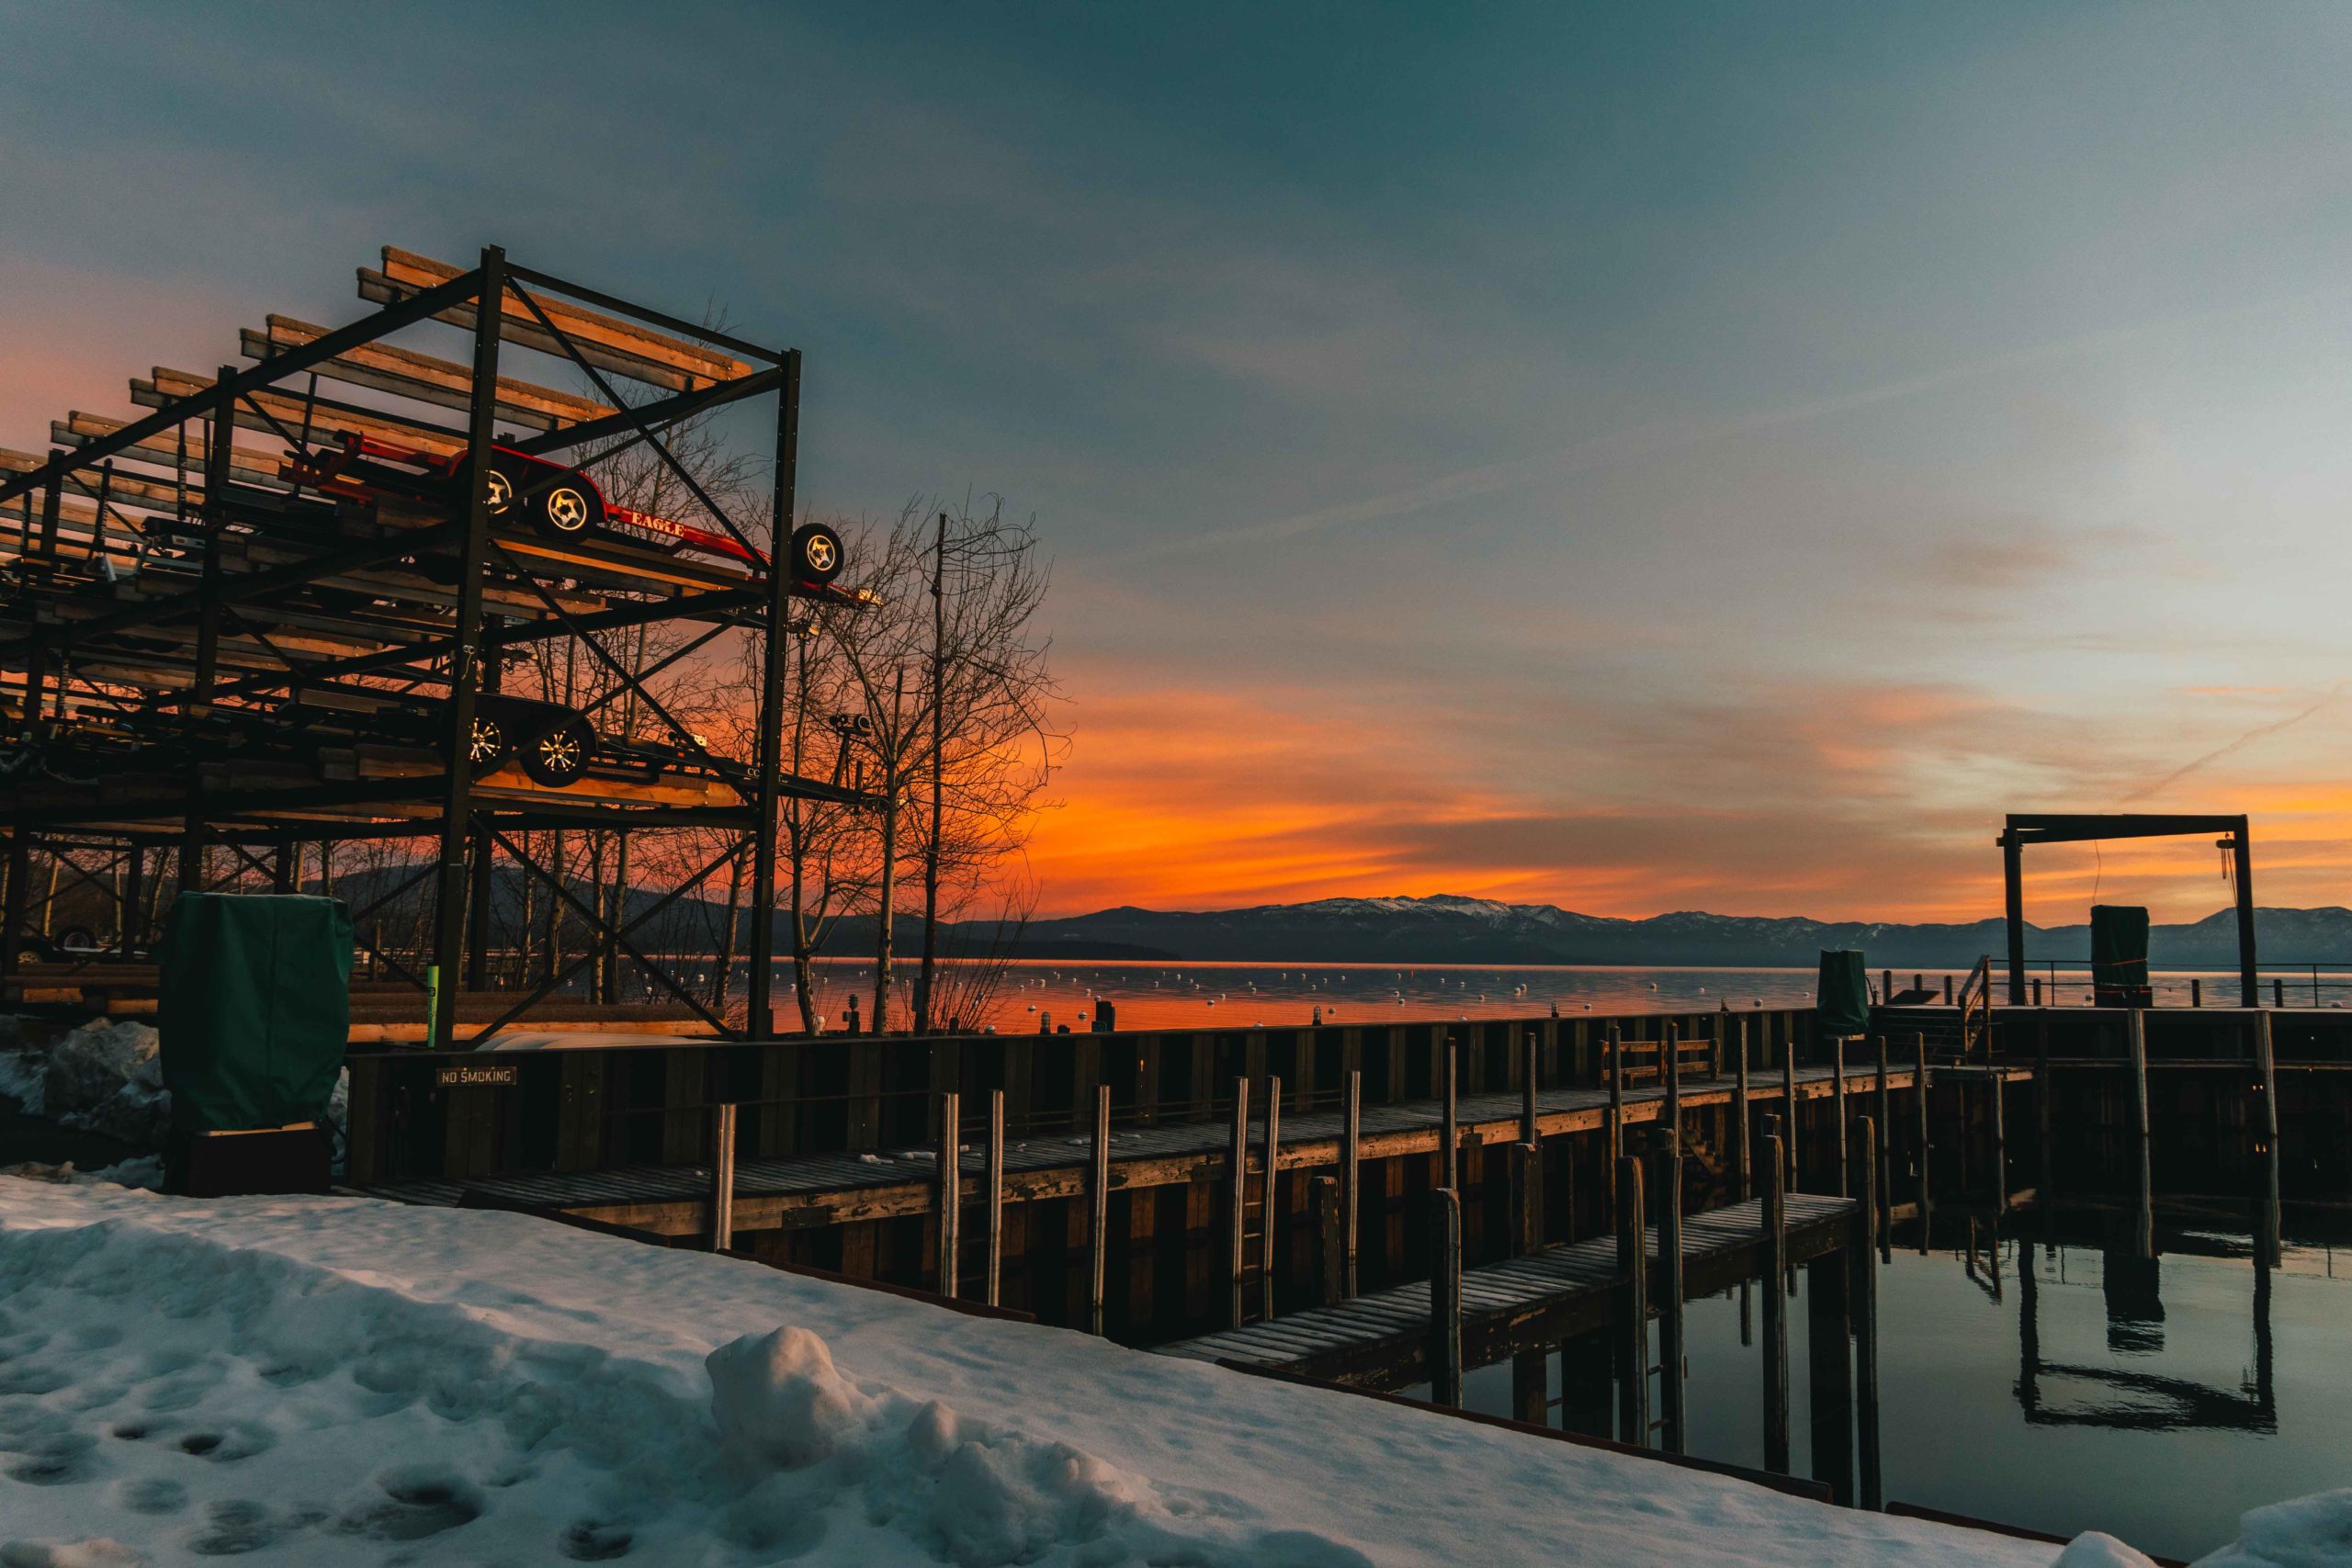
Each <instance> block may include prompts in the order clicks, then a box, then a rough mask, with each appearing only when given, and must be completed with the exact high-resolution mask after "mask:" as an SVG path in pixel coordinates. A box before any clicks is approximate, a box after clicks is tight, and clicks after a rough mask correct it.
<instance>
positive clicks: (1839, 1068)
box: [1829, 1034, 1847, 1192]
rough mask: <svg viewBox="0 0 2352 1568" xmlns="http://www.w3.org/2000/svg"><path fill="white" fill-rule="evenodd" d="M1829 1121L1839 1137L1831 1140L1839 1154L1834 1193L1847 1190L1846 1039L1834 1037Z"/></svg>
mask: <svg viewBox="0 0 2352 1568" xmlns="http://www.w3.org/2000/svg"><path fill="white" fill-rule="evenodd" d="M1829 1119H1830V1121H1832V1122H1836V1123H1837V1128H1836V1134H1837V1135H1836V1136H1835V1137H1834V1138H1833V1139H1832V1140H1831V1144H1832V1146H1833V1147H1834V1148H1835V1150H1836V1152H1837V1161H1838V1163H1837V1169H1836V1178H1837V1182H1838V1185H1837V1186H1836V1187H1834V1188H1833V1189H1831V1190H1832V1191H1837V1192H1843V1191H1845V1190H1847V1188H1846V1037H1845V1036H1844V1035H1842V1034H1837V1035H1832V1036H1831V1037H1830V1040H1829Z"/></svg>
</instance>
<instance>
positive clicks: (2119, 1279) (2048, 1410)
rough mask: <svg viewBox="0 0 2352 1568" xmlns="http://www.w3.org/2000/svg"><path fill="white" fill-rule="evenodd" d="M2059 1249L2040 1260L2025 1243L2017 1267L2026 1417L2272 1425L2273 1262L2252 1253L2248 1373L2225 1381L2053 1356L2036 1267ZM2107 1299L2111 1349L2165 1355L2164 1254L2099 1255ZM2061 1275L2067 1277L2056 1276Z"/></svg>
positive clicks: (2187, 1425)
mask: <svg viewBox="0 0 2352 1568" xmlns="http://www.w3.org/2000/svg"><path fill="white" fill-rule="evenodd" d="M2063 1261H2064V1254H2062V1253H2060V1252H2059V1251H2058V1249H2056V1248H2054V1247H2052V1248H2050V1249H2049V1256H2048V1258H2046V1259H2044V1260H2037V1259H2036V1258H2035V1256H2034V1253H2033V1249H2032V1248H2031V1247H2027V1248H2025V1249H2024V1253H2023V1256H2022V1258H2020V1266H2019V1269H2018V1384H2017V1393H2018V1406H2019V1408H2021V1409H2022V1410H2023V1411H2024V1412H2025V1418H2026V1421H2027V1423H2028V1424H2029V1425H2031V1426H2037V1427H2109V1428H2113V1429H2115V1430H2118V1431H2137V1432H2181V1431H2188V1430H2192V1429H2199V1428H2202V1429H2210V1430H2215V1431H2234V1432H2260V1433H2265V1434H2267V1433H2274V1432H2276V1431H2278V1393H2277V1389H2276V1387H2275V1385H2274V1383H2273V1381H2272V1376H2273V1362H2274V1355H2273V1348H2272V1337H2271V1328H2270V1270H2269V1269H2268V1268H2267V1267H2266V1266H2264V1265H2263V1264H2262V1263H2261V1261H2260V1260H2259V1259H2258V1258H2257V1260H2256V1267H2255V1270H2254V1290H2253V1292H2252V1303H2251V1316H2252V1330H2253V1335H2254V1347H2255V1357H2254V1374H2253V1376H2252V1377H2251V1378H2249V1379H2246V1380H2245V1381H2243V1382H2240V1383H2239V1384H2238V1385H2237V1386H2236V1387H2235V1388H2230V1389H2224V1388H2220V1387H2216V1386H2213V1385H2211V1384H2208V1383H2203V1382H2198V1381H2196V1380H2195V1379H2193V1378H2185V1377H2174V1376H2170V1375H2167V1374H2165V1373H2163V1372H2159V1371H2151V1370H2147V1369H2144V1368H2137V1367H2127V1366H2099V1365H2094V1364H2089V1363H2085V1362H2080V1361H2062V1360H2052V1359H2048V1358H2046V1357H2044V1356H2043V1355H2042V1352H2041V1270H2042V1269H2043V1268H2044V1267H2048V1268H2051V1269H2053V1270H2055V1269H2058V1268H2059V1267H2061V1265H2062V1264H2063ZM2100 1263H2101V1280H2100V1289H2101V1292H2102V1294H2103V1295H2104V1297H2105V1300H2106V1309H2107V1348H2108V1352H2109V1354H2110V1355H2112V1356H2117V1357H2127V1356H2148V1357H2154V1356H2161V1355H2162V1354H2163V1353H2164V1349H2165V1303H2164V1293H2163V1262H2162V1260H2161V1259H2160V1258H2142V1257H2139V1256H2137V1255H2136V1252H2135V1251H2134V1250H2131V1249H2123V1248H2113V1247H2110V1248H2109V1249H2107V1250H2106V1251H2104V1252H2103V1253H2102V1254H2101V1255H2100ZM2061 1282H2062V1283H2063V1282H2064V1281H2063V1280H2061Z"/></svg>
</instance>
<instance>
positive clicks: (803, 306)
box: [0, 0, 2352, 921]
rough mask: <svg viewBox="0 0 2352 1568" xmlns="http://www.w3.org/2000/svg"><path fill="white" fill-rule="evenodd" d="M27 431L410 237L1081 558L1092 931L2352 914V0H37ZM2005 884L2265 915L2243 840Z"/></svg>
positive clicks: (882, 490) (17, 177) (292, 301)
mask: <svg viewBox="0 0 2352 1568" xmlns="http://www.w3.org/2000/svg"><path fill="white" fill-rule="evenodd" d="M0 21H5V24H6V37H7V38H8V39H9V45H10V47H9V48H8V50H7V51H6V52H5V53H0V148H5V150H6V152H5V155H4V156H0V212H5V214H6V218H5V220H0V322H6V326H7V331H6V334H5V337H0V344H4V345H5V346H0V371H4V372H5V374H0V446H15V447H18V448H28V449H29V448H39V447H40V446H44V445H45V444H46V435H47V423H48V421H49V420H50V419H51V418H52V417H55V416H57V415H58V414H59V413H60V412H62V410H64V409H65V408H68V407H74V408H83V409H89V410H93V411H96V412H117V413H119V412H121V410H122V409H123V408H124V407H125V406H126V400H125V392H124V387H123V382H124V378H126V377H129V376H131V375H139V374H144V373H145V371H146V369H147V368H148V367H151V366H154V365H171V366H177V367H183V368H190V369H197V370H209V369H210V368H211V367H213V366H215V365H218V364H220V363H222V362H223V361H229V360H233V359H234V358H235V357H236V354H235V348H236V340H235V335H234V329H235V328H236V327H237V326H239V325H241V324H258V319H259V317H260V316H261V315H262V314H263V313H264V312H266V311H269V310H277V311H281V312H285V313H288V314H292V315H297V316H300V317H302V318H304V319H306V320H311V321H327V322H339V321H345V320H349V319H351V318H353V317H354V316H356V315H357V314H358V313H360V311H361V310H363V309H364V307H363V306H362V305H361V304H360V302H359V301H358V300H357V299H356V297H355V296H354V293H353V290H352V281H351V280H352V270H351V269H353V268H354V267H356V266H359V265H369V264H371V263H372V262H373V260H374V258H375V254H376V252H377V249H378V247H379V246H381V245H383V244H386V243H392V244H398V245H401V246H403V247H406V248H409V249H413V250H419V251H423V252H425V253H427V254H435V255H438V256H442V257H444V258H446V259H449V260H452V261H457V262H460V263H463V262H468V261H470V260H471V259H472V258H473V257H474V256H475V255H476V254H478V251H479V248H480V247H481V245H483V244H486V243H497V244H502V245H503V246H505V247H506V249H507V251H508V253H509V254H511V255H513V256H514V257H515V259H516V260H517V261H520V262H524V263H526V264H527V265H535V266H538V267H541V268H543V269H545V270H547V271H549V272H553V273H557V274H560V275H561V276H567V277H571V278H575V279H578V280H580V281H582V282H583V283H587V284H591V285H594V286H595V287H599V288H606V289H609V290H611V291H614V292H616V293H619V294H622V295H625V296H628V297H630V298H635V299H643V300H646V301H648V302H650V303H658V304H662V305H664V306H667V307H668V308H670V309H672V310H674V311H676V312H677V313H679V314H683V315H699V314H701V313H702V312H703V311H705V310H709V309H718V310H723V311H724V312H725V314H726V316H727V318H728V320H729V321H730V322H732V323H734V324H735V325H736V326H737V327H738V328H739V330H741V333H743V334H744V335H745V336H748V337H750V338H752V339H754V340H756V341H762V342H771V343H789V344H793V345H795V346H797V347H799V348H800V349H802V350H803V352H804V353H805V355H807V368H806V379H805V383H804V394H803V423H802V439H801V447H800V470H799V472H800V482H801V491H800V499H801V502H802V503H803V505H804V507H806V508H808V509H811V510H813V511H815V512H818V513H825V514H839V515H843V516H848V517H859V516H871V517H883V516H888V515H891V514H894V513H897V511H898V510H899V507H900V506H901V505H902V504H903V503H905V502H907V501H908V500H909V499H910V497H918V496H933V497H935V496H945V497H951V498H953V497H960V496H964V495H967V494H994V495H1001V496H1002V497H1004V498H1005V501H1006V502H1007V505H1008V506H1009V507H1010V508H1011V509H1012V510H1013V511H1015V512H1017V513H1021V514H1023V515H1034V516H1035V519H1036V524H1037V526H1038V529H1039V531H1040V533H1041V535H1042V536H1043V537H1044V539H1045V541H1046V547H1047V549H1048V551H1049V553H1050V554H1051V555H1052V557H1053V558H1054V564H1055V578H1054V589H1053V592H1052V596H1051V601H1050V605H1049V610H1048V620H1049V621H1050V628H1049V629H1050V631H1051V634H1052V636H1053V638H1054V664H1055V668H1056V670H1057V673H1058V676H1059V679H1060V682H1061V684H1062V686H1063V688H1064V690H1065V692H1066V694H1067V699H1068V705H1067V707H1066V709H1065V710H1064V714H1063V718H1064V722H1065V724H1066V726H1067V728H1069V731H1070V733H1071V736H1072V741H1073V744H1072V747H1071V750H1070V753H1069V758H1068V761H1067V766H1066V767H1065V769H1064V770H1063V771H1062V772H1061V773H1059V774H1058V775H1057V778H1056V779H1055V781H1054V787H1053V795H1054V798H1055V799H1056V801H1057V806H1056V807H1055V808H1054V809H1053V810H1052V811H1051V812H1049V813H1048V814H1047V816H1046V818H1045V820H1044V821H1043V823H1042V824H1041V826H1040V828H1039V829H1038V831H1037V833H1036V836H1035V842H1034V844H1033V846H1032V849H1031V854H1030V864H1031V870H1032V871H1033V873H1034V874H1035V879H1036V882H1037V885H1038V886H1039V889H1040V893H1041V897H1042V904H1041V908H1042V911H1043V912H1045V913H1054V914H1058V913H1072V912H1077V911H1080V910H1084V909H1089V908H1100V907H1103V906H1105V905H1113V904H1139V905H1147V906H1153V907H1161V908H1219V907H1227V906H1233V905H1241V904H1255V903H1263V902H1276V901H1290V900H1295V899H1303V898H1311V897H1327V896H1338V895H1366V896H1370V895H1393V894H1431V893H1440V892H1444V893H1459V894H1472V895H1480V896H1486V897H1498V898H1506V899H1511V900H1516V901H1532V902H1549V903H1557V904H1561V905H1563V906H1566V907H1568V908H1577V909H1581V910H1585V911H1588V912H1591V913H1597V914H1615V915H1645V914H1651V913H1657V912H1660V911H1664V910H1670V909H1689V908H1705V909H1712V910H1716V911H1719V912H1724V913H1735V914H1764V915H1800V914H1801V915H1811V916H1815V917H1819V918H1824V919H1844V918H1857V919H1859V918H1876V919H1976V918H1980V917H1984V916H1989V915H1995V914H1997V913H1998V912H1999V898H2000V895H1999V856H1998V852H1997V851H1996V849H1995V848H1994V844H1993V840H1994V836H1995V835H1996V832H1997V831H1998V830H1999V826H2000V820H2001V817H2002V814H2003V813H2004V812H2007V811H2048V810H2084V811H2099V810H2140V811H2212V812H2241V811H2242V812H2247V813H2250V814H2251V816H2252V818H2253V825H2254V833H2255V851H2256V892H2257V896H2258V898H2259V900H2260V901H2261V902H2262V903H2264V904H2270V905H2304V906H2308V905H2321V904H2335V903H2343V902H2347V901H2352V900H2347V899H2346V897H2345V894H2344V889H2343V883H2344V880H2345V873H2346V869H2347V866H2348V865H2352V843H2348V842H2347V834H2348V833H2352V788H2347V785H2346V782H2345V771H2344V763H2345V759H2346V740H2347V729H2348V728H2352V692H2347V691H2346V682H2347V680H2352V658H2347V650H2348V649H2352V630H2347V629H2346V616H2345V615H2344V613H2343V608H2342V605H2343V601H2344V599H2345V597H2346V592H2347V590H2352V544H2347V543H2346V541H2345V531H2344V529H2343V527H2342V526H2341V522H2342V519H2343V517H2344V516H2345V514H2346V500H2347V496H2348V495H2352V442H2347V441H2346V431H2347V429H2352V352H2348V351H2352V265H2347V263H2352V109H2347V107H2346V99H2345V96H2344V92H2343V83H2344V82H2345V81H2346V80H2347V79H2352V11H2347V10H2346V9H2344V8H2341V7H2338V6H2316V5H2315V6H2295V5H2286V4H2266V5H2262V6H2227V7H2222V6H2160V5H2130V6H2103V5H2095V4H2082V5H2074V6H2065V7H2052V6H2028V5H2018V6H2002V5H1993V4H1987V5H1981V6H1939V5H1902V4H1868V5H1855V6H1839V5H1834V4H1818V5H1808V6H1776V5H1757V6H1730V5H1682V6H1675V5H1664V6H1576V7H1571V6H1476V7H1463V6H1418V7H1416V6H1380V5H1373V4H1349V5H1344V6H1309V5H1294V6H1280V7H1267V6H1254V5H1239V6H1226V5H1215V4H1192V5H1186V6H1156V7H1155V6H1001V5H987V6H982V5H974V6H890V5H876V6H858V7H844V6H810V7H793V6H778V5H757V6H719V5H697V4H693V3H687V0H676V3H672V4H665V5H663V6H598V5H592V4H572V5H566V6H545V7H534V6H496V7H490V6H471V5H466V6H433V5H403V6H366V7H362V6H345V5H340V4H305V5H299V6H264V5H241V6H160V5H158V6H103V5H96V4H79V5H73V6H52V5H19V4H0ZM2029 869H2030V873H2031V881H2030V899H2029V914H2030V915H2031V916H2032V917H2033V918H2035V919H2043V920H2051V921H2055V920H2062V919H2080V918H2082V912H2083V909H2084V908H2085V907H2086V905H2087V904H2088V903H2090V902H2091V901H2093V900H2094V899H2098V900H2102V901H2106V902H2141V903H2146V904H2148V905H2150V906H2151V907H2152V908H2154V910H2155V912H2156V914H2157V918H2159V919H2193V918H2196V917H2198V916H2200V915H2203V914H2206V913H2208V912H2210V911H2211V910H2213V909H2215V908H2221V907H2222V905H2224V904H2225V903H2226V902H2227V901H2228V899H2229V897H2230V893H2229V888H2228V886H2226V884H2225V883H2224V882H2223V881H2222V877H2221V874H2220V863H2219V857H2218V855H2217V853H2216V852H2215V851H2214V849H2213V848H2212V846H2211V844H2210V843H2209V842H2206V841H2203V840H2185V841H2165V842H2161V843H2145V842H2143V843H2140V844H2131V843H2112V844H2108V845H2104V846H2098V847H2091V846H2085V847H2083V848H2082V849H2080V850H2074V849H2067V850H2059V849H2051V850H2046V851H2040V852H2037V853H2036V856H2035V857H2034V859H2033V860H2032V861H2031V862H2030V868H2029Z"/></svg>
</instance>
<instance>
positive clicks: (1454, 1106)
mask: <svg viewBox="0 0 2352 1568" xmlns="http://www.w3.org/2000/svg"><path fill="white" fill-rule="evenodd" d="M1460 1065H1461V1063H1460V1057H1459V1055H1458V1048H1457V1047H1456V1046H1455V1044H1454V1043H1453V1035H1451V1034H1449V1035H1447V1036H1446V1037H1445V1128H1444V1131H1443V1132H1442V1134H1440V1137H1441V1140H1442V1142H1441V1145H1440V1146H1439V1149H1438V1185H1439V1186H1440V1187H1442V1188H1444V1189H1445V1190H1447V1191H1449V1192H1459V1191H1460V1190H1461V1181H1462V1115H1461V1105H1460V1103H1459V1101H1460V1099H1461V1084H1460V1074H1459V1072H1458V1070H1457V1069H1458V1068H1459V1066H1460ZM1460 1206H1461V1205H1460V1203H1459V1202H1458V1201H1457V1202H1456V1204H1455V1207H1456V1208H1457V1209H1458V1208H1459V1207H1460Z"/></svg>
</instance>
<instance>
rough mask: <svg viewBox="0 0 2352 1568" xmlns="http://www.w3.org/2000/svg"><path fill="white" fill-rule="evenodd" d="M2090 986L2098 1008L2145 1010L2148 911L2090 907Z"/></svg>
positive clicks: (2131, 907) (2119, 906)
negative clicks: (2139, 1008)
mask: <svg viewBox="0 0 2352 1568" xmlns="http://www.w3.org/2000/svg"><path fill="white" fill-rule="evenodd" d="M2091 987H2092V989H2093V990H2094V991H2096V992H2097V993H2098V995H2097V998H2096V999H2097V1001H2098V1005H2099V1006H2101V1007H2145V1006H2147V1005H2148V1004H2147V1001H2146V1000H2145V999H2144V998H2146V997H2147V996H2148V911H2147V910H2146V909H2144V908H2140V907H2139V906H2138V905H2134V904H2094V905H2092V906H2091Z"/></svg>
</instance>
